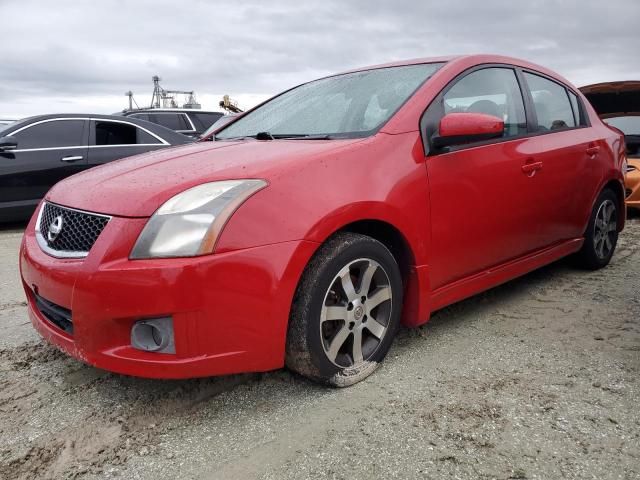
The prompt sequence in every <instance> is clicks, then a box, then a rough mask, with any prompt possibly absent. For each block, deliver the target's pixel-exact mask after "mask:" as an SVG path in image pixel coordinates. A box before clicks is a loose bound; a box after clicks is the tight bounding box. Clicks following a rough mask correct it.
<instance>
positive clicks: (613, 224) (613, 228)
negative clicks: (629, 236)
mask: <svg viewBox="0 0 640 480" xmlns="http://www.w3.org/2000/svg"><path fill="white" fill-rule="evenodd" d="M617 229H618V226H617V225H616V222H611V223H610V224H609V227H608V228H607V231H608V232H615V231H616V230H617Z"/></svg>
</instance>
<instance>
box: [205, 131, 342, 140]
mask: <svg viewBox="0 0 640 480" xmlns="http://www.w3.org/2000/svg"><path fill="white" fill-rule="evenodd" d="M245 138H255V139H256V140H332V139H333V138H335V137H333V136H331V135H328V134H324V133H321V134H308V133H270V132H258V133H256V134H255V135H242V136H239V137H229V138H220V139H218V138H216V140H244V139H245Z"/></svg>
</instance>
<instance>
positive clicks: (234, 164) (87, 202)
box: [46, 139, 363, 217]
mask: <svg viewBox="0 0 640 480" xmlns="http://www.w3.org/2000/svg"><path fill="white" fill-rule="evenodd" d="M362 141H363V139H348V140H270V141H258V140H251V139H248V140H240V141H235V142H234V141H218V142H197V143H194V144H191V145H185V146H179V147H173V148H167V149H162V150H156V151H152V152H148V153H144V154H142V155H136V156H134V157H129V158H125V159H122V160H117V161H115V162H111V163H109V164H106V165H102V166H99V167H96V168H92V169H90V170H88V171H85V172H82V173H79V174H77V175H73V176H72V177H69V178H67V179H65V180H63V181H61V182H59V183H58V184H56V185H55V186H54V187H53V188H52V189H51V190H50V191H49V193H48V194H47V195H46V199H47V200H49V201H51V202H54V203H57V204H59V205H64V206H67V207H72V208H77V209H81V210H87V211H91V212H96V213H104V214H107V215H114V216H123V217H148V216H150V215H152V214H153V213H154V212H155V211H156V210H157V209H158V208H159V207H160V206H161V205H162V204H163V203H164V202H165V201H167V200H168V199H169V198H171V197H172V196H174V195H175V194H177V193H179V192H181V191H183V190H186V189H188V188H191V187H193V186H195V185H199V184H201V183H205V182H212V181H216V180H230V179H242V178H262V179H265V180H267V181H268V182H270V183H271V182H274V181H277V178H278V176H281V175H286V174H287V172H288V171H290V169H295V168H302V167H303V166H304V165H305V163H306V162H309V161H311V162H313V161H318V160H320V158H321V157H323V156H325V155H335V154H338V153H339V152H340V151H341V150H342V149H348V148H351V147H352V145H353V144H355V143H359V142H362Z"/></svg>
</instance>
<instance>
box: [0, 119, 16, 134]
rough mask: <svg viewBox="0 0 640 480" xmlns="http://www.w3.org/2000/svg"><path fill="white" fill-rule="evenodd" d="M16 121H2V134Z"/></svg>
mask: <svg viewBox="0 0 640 480" xmlns="http://www.w3.org/2000/svg"><path fill="white" fill-rule="evenodd" d="M14 123H16V122H9V123H0V136H2V132H4V131H5V130H7V129H8V128H9V127H10V126H11V125H13V124H14Z"/></svg>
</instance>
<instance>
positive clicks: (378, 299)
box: [367, 286, 391, 311]
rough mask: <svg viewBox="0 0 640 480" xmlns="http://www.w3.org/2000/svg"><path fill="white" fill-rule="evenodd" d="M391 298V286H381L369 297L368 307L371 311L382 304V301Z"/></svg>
mask: <svg viewBox="0 0 640 480" xmlns="http://www.w3.org/2000/svg"><path fill="white" fill-rule="evenodd" d="M390 298H391V287H389V286H386V287H380V288H379V289H377V290H376V291H375V292H374V293H373V295H371V296H370V297H369V298H368V299H367V307H368V308H369V311H371V310H373V309H374V308H376V307H377V306H378V305H380V304H381V303H382V302H384V301H386V300H389V299H390Z"/></svg>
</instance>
